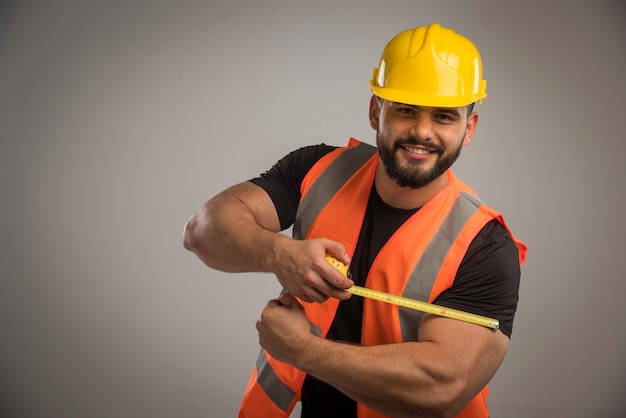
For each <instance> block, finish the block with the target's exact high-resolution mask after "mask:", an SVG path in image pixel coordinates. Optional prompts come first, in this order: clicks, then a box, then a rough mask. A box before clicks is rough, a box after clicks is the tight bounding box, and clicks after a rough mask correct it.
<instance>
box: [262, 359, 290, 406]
mask: <svg viewBox="0 0 626 418" xmlns="http://www.w3.org/2000/svg"><path fill="white" fill-rule="evenodd" d="M256 371H257V377H256V379H257V383H258V384H259V385H260V386H261V387H262V388H263V391H264V392H265V393H266V394H267V396H268V397H269V398H270V399H271V400H272V402H274V404H276V406H277V407H279V408H280V409H282V410H283V411H285V412H287V410H289V406H290V405H291V403H292V402H293V400H294V398H295V397H296V393H295V392H294V391H293V390H291V388H290V387H289V386H287V385H286V384H284V383H283V382H282V380H280V379H279V378H278V376H277V375H276V372H275V371H274V369H273V368H272V365H271V364H269V362H268V361H267V357H266V354H265V350H261V352H260V353H259V358H258V359H257V361H256Z"/></svg>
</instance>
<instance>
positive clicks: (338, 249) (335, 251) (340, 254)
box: [326, 241, 351, 264]
mask: <svg viewBox="0 0 626 418" xmlns="http://www.w3.org/2000/svg"><path fill="white" fill-rule="evenodd" d="M326 254H329V255H332V256H333V257H335V258H336V259H337V260H339V261H341V262H343V263H345V264H350V261H351V260H350V256H349V255H348V253H347V252H346V248H345V247H344V245H343V244H342V243H340V242H337V241H330V243H329V244H328V245H327V247H326Z"/></svg>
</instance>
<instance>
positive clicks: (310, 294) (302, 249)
mask: <svg viewBox="0 0 626 418" xmlns="http://www.w3.org/2000/svg"><path fill="white" fill-rule="evenodd" d="M326 255H332V256H334V257H335V258H337V259H338V260H340V261H342V262H343V263H345V264H349V263H350V258H349V257H348V255H347V254H346V251H345V248H344V246H343V244H341V243H339V242H336V241H332V240H329V239H325V238H314V239H308V240H292V239H289V238H288V239H285V240H281V242H280V244H278V245H277V248H276V251H275V259H274V260H273V269H272V270H273V272H274V274H275V275H276V277H277V278H278V281H279V282H280V284H281V285H282V286H283V287H284V288H285V290H287V291H288V292H289V293H291V294H292V295H294V296H297V297H298V298H300V299H301V300H302V301H304V302H318V303H321V302H324V301H326V300H327V299H328V298H329V297H332V298H337V299H340V300H345V299H348V298H350V295H351V294H350V292H348V291H347V290H346V289H348V288H350V287H351V286H352V285H353V284H354V282H353V281H352V280H350V279H348V278H347V277H346V276H344V275H343V274H341V272H339V271H338V270H337V269H336V268H335V267H333V266H332V265H331V264H330V263H329V262H328V260H327V259H326Z"/></svg>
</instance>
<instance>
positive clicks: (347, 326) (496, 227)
mask: <svg viewBox="0 0 626 418" xmlns="http://www.w3.org/2000/svg"><path fill="white" fill-rule="evenodd" d="M335 148H336V147H333V146H328V145H325V144H321V145H314V146H308V147H304V148H300V149H298V150H296V151H293V152H291V153H290V154H289V155H287V156H285V157H284V158H282V159H281V160H280V161H278V162H277V163H276V164H275V165H274V166H273V167H272V168H271V169H270V170H268V171H267V172H265V173H263V174H262V175H261V176H260V177H258V178H255V179H252V180H251V182H253V183H254V184H256V185H258V186H260V187H262V188H263V189H264V190H265V191H266V192H267V193H268V194H269V196H270V197H271V199H272V201H273V202H274V205H275V206H276V210H277V212H278V216H279V219H280V224H281V228H282V229H287V228H288V227H290V226H291V225H292V224H293V222H294V219H295V214H296V210H297V207H298V203H299V201H300V184H301V183H302V180H303V178H304V176H305V175H306V174H307V172H308V171H309V169H310V168H311V167H312V166H313V165H314V164H315V162H317V161H318V160H319V159H320V158H321V157H323V156H324V155H326V154H327V153H329V152H331V151H332V150H334V149H335ZM417 210H419V208H416V209H410V210H406V209H397V208H394V207H391V206H389V205H387V204H386V203H385V202H383V200H382V199H381V198H380V196H379V195H378V193H377V192H376V188H375V187H372V193H371V194H370V200H369V204H368V207H367V210H366V213H365V218H364V221H363V226H362V228H361V232H360V235H359V239H358V241H357V246H356V249H355V252H354V255H353V256H352V262H351V263H350V271H351V273H352V279H353V280H355V284H357V285H363V284H364V283H363V281H364V280H365V277H367V275H368V273H369V269H370V267H371V265H372V262H373V261H374V258H375V257H376V255H377V254H378V251H379V250H380V249H381V248H382V246H383V245H384V244H385V243H386V242H387V239H389V237H390V236H391V235H393V233H394V232H395V231H396V229H398V228H399V227H400V226H401V225H402V224H403V223H404V221H406V220H407V219H408V218H409V217H410V216H411V215H413V214H414V213H415V212H416V211H417ZM518 260H519V256H518V250H517V246H516V245H515V243H514V242H513V240H512V239H511V236H510V235H509V233H508V231H507V230H506V228H504V226H502V224H500V222H498V221H497V220H492V221H491V222H489V223H488V224H487V225H485V227H484V228H483V229H482V230H481V231H480V232H479V234H478V235H477V236H476V237H475V238H474V240H473V241H472V243H471V244H470V246H469V248H468V251H467V253H466V254H465V257H464V258H463V261H462V262H461V264H460V266H459V270H458V272H457V275H456V278H455V280H454V284H453V285H452V287H451V288H450V289H448V290H446V291H444V292H442V293H441V295H439V297H437V299H435V301H434V303H436V304H438V305H442V306H446V307H448V308H454V309H460V310H463V311H467V312H472V313H475V314H478V315H483V316H487V317H490V318H497V319H498V321H499V322H500V330H501V331H502V332H503V333H504V334H506V335H507V336H509V337H510V336H511V332H512V330H513V318H514V316H515V310H516V308H517V301H518V290H519V280H520V268H519V261H518ZM362 314H363V299H362V298H360V297H352V298H350V299H348V300H345V301H342V302H340V303H339V308H338V310H337V313H336V315H335V319H334V320H333V323H332V326H331V328H330V330H329V332H328V335H327V338H328V339H332V340H337V341H344V342H350V343H357V344H358V343H360V341H361V325H362ZM301 401H302V417H303V418H313V417H333V416H337V417H356V402H355V401H353V400H352V399H350V398H348V397H347V396H345V395H344V394H343V393H341V392H340V391H338V390H337V389H335V388H333V387H332V386H330V385H328V384H326V383H324V382H322V381H320V380H317V379H315V378H313V377H311V376H307V377H306V379H305V381H304V384H303V387H302V397H301Z"/></svg>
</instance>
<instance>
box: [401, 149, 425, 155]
mask: <svg viewBox="0 0 626 418" xmlns="http://www.w3.org/2000/svg"><path fill="white" fill-rule="evenodd" d="M406 150H407V151H409V152H411V153H413V154H419V155H426V154H430V151H428V150H427V149H423V148H412V147H406Z"/></svg>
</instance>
